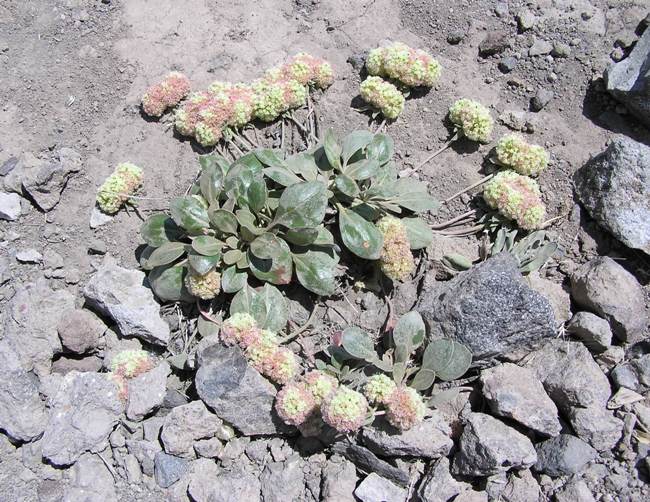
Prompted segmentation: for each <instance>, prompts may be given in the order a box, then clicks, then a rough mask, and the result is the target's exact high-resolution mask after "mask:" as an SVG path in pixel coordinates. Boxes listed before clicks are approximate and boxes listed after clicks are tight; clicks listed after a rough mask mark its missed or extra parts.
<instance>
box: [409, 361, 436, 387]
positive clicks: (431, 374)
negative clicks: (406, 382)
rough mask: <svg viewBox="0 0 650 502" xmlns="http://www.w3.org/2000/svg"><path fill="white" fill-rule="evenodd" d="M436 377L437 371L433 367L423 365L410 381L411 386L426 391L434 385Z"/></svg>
mask: <svg viewBox="0 0 650 502" xmlns="http://www.w3.org/2000/svg"><path fill="white" fill-rule="evenodd" d="M435 379H436V372H435V371H433V370H432V369H431V368H426V367H424V366H423V367H422V368H420V371H418V372H417V373H416V374H415V376H414V377H413V380H412V381H411V383H410V386H411V387H413V388H414V389H415V390H419V391H425V390H427V389H428V388H429V387H431V386H432V385H433V382H434V380H435Z"/></svg>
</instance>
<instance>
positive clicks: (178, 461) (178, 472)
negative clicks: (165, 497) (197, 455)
mask: <svg viewBox="0 0 650 502" xmlns="http://www.w3.org/2000/svg"><path fill="white" fill-rule="evenodd" d="M189 468H190V461H189V460H187V459H185V458H180V457H175V456H173V455H168V454H167V453H165V452H163V451H159V452H158V453H156V456H155V457H154V475H155V477H156V483H158V486H160V487H161V488H169V487H170V486H171V485H173V484H174V483H176V481H178V480H179V479H181V477H183V474H185V473H186V472H187V471H188V469H189Z"/></svg>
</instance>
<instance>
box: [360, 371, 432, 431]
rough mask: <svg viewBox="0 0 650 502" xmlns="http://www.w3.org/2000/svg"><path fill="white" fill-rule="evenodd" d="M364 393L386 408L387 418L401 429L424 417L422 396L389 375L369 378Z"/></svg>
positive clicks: (377, 404)
mask: <svg viewBox="0 0 650 502" xmlns="http://www.w3.org/2000/svg"><path fill="white" fill-rule="evenodd" d="M363 393H364V394H365V396H366V397H367V398H368V400H369V401H370V402H371V403H373V404H374V405H375V406H379V405H381V406H383V407H385V408H386V420H388V423H390V424H391V425H392V426H393V427H395V428H397V429H399V430H402V431H405V430H408V429H410V428H411V427H413V426H414V425H416V424H418V423H420V422H421V421H422V420H423V418H424V413H425V411H426V406H425V404H424V401H423V400H422V396H420V394H418V393H417V391H416V390H415V389H412V388H411V387H404V386H399V387H398V386H397V385H396V384H395V382H394V381H393V380H392V379H391V378H389V377H388V376H387V375H384V374H378V375H373V376H371V377H370V378H368V381H367V382H366V384H365V386H364V388H363Z"/></svg>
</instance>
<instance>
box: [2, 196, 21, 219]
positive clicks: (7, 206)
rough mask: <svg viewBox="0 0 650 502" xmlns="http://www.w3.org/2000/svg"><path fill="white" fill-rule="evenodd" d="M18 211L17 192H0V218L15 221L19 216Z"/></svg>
mask: <svg viewBox="0 0 650 502" xmlns="http://www.w3.org/2000/svg"><path fill="white" fill-rule="evenodd" d="M20 212H21V210H20V197H19V196H18V194H15V193H5V192H0V220H8V221H15V220H17V219H18V218H19V217H20Z"/></svg>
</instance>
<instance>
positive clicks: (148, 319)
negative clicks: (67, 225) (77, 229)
mask: <svg viewBox="0 0 650 502" xmlns="http://www.w3.org/2000/svg"><path fill="white" fill-rule="evenodd" d="M144 283H145V274H144V272H139V271H137V270H127V269H125V268H122V267H120V266H118V265H117V262H116V260H115V259H114V258H112V257H111V256H110V255H106V257H105V258H104V261H103V262H102V265H101V267H100V268H99V269H98V270H97V272H96V273H95V274H94V275H93V276H92V277H91V278H90V281H88V284H87V285H86V288H85V289H84V295H85V297H86V300H87V301H88V303H90V304H91V305H92V306H94V307H95V308H97V309H98V310H99V311H100V312H102V313H103V314H105V315H108V316H110V317H111V318H112V319H113V320H114V321H115V323H116V324H117V326H118V328H119V330H120V332H121V333H122V335H124V336H135V337H138V338H140V339H142V340H144V341H145V342H149V343H153V344H157V345H167V342H168V341H169V326H168V325H167V323H166V322H165V321H163V320H162V319H161V317H160V306H159V305H158V304H157V303H156V301H155V300H154V297H153V293H152V292H151V290H150V289H149V288H146V287H145V286H143V284H144Z"/></svg>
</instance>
